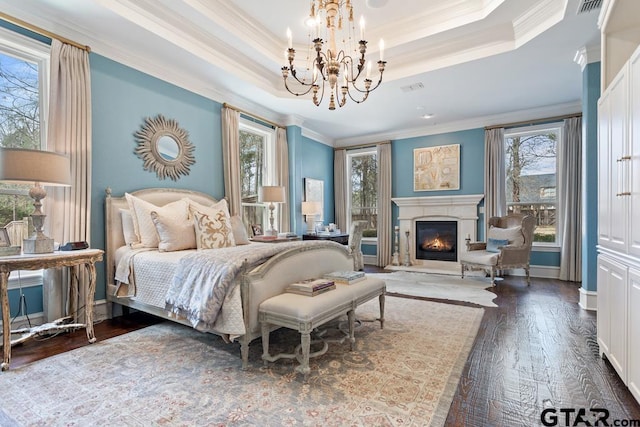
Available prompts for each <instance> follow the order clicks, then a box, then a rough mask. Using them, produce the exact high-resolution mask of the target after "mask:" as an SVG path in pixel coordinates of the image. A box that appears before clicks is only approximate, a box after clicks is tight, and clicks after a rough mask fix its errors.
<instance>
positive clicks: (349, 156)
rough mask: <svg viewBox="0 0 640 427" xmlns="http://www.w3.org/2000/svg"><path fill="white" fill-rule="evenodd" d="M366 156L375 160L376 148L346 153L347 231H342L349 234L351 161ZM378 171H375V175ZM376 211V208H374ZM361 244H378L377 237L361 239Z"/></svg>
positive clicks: (365, 148)
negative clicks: (370, 156) (373, 157)
mask: <svg viewBox="0 0 640 427" xmlns="http://www.w3.org/2000/svg"><path fill="white" fill-rule="evenodd" d="M367 155H374V156H376V160H378V159H377V156H378V149H377V148H376V147H363V148H358V149H354V150H347V153H346V165H345V168H346V175H345V176H346V178H347V179H346V181H347V182H346V187H347V188H346V191H347V193H346V194H347V195H348V197H347V207H346V208H347V230H344V231H343V232H345V233H347V232H349V230H351V194H353V191H352V189H351V163H352V161H351V159H353V158H354V157H364V156H367ZM377 172H378V171H377V170H376V173H377ZM378 190H379V189H378V184H377V183H376V199H377V196H378ZM376 209H377V206H376ZM362 243H365V244H370V245H377V244H378V237H377V236H376V237H364V236H363V237H362Z"/></svg>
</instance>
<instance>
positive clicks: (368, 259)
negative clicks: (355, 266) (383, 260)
mask: <svg viewBox="0 0 640 427" xmlns="http://www.w3.org/2000/svg"><path fill="white" fill-rule="evenodd" d="M362 260H363V261H364V263H365V264H368V265H376V264H378V256H377V255H363V256H362Z"/></svg>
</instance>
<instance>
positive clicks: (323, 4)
mask: <svg viewBox="0 0 640 427" xmlns="http://www.w3.org/2000/svg"><path fill="white" fill-rule="evenodd" d="M353 15H354V12H353V6H352V4H351V0H311V12H310V13H309V17H308V18H307V23H308V25H309V28H310V33H309V39H310V48H309V49H310V50H309V52H310V53H309V55H308V56H309V60H308V63H307V68H306V70H305V71H306V72H310V74H311V75H307V73H299V72H298V70H296V68H295V65H294V61H295V58H296V51H295V49H294V48H293V41H292V34H291V31H290V30H287V39H288V43H289V47H288V49H287V53H286V60H287V61H288V63H289V65H285V66H284V67H282V77H283V79H284V86H285V88H286V89H287V90H288V91H289V92H290V93H292V94H293V95H296V96H304V95H307V94H308V93H312V95H313V103H314V104H315V105H316V106H320V104H321V103H322V100H323V99H324V97H325V92H327V93H328V96H329V110H335V109H336V103H337V104H338V106H340V107H342V106H344V105H345V104H346V102H347V96H348V97H349V98H351V100H352V101H353V102H356V103H358V104H359V103H361V102H364V101H365V100H366V99H367V98H368V97H369V93H370V92H372V91H374V90H375V89H376V88H377V87H378V86H380V83H381V82H382V74H383V73H384V69H385V65H386V62H385V61H384V56H383V54H384V42H383V41H382V40H380V59H379V60H378V73H379V78H378V81H377V83H376V84H375V85H374V86H372V83H373V80H371V61H368V63H367V61H366V59H365V54H366V52H367V41H366V40H365V38H364V26H365V25H364V18H360V28H359V29H360V32H359V39H358V41H357V42H356V31H355V23H354V19H353ZM344 22H347V24H346V25H344V26H343V23H344ZM322 31H324V32H325V33H326V37H327V39H328V42H327V43H326V44H327V46H326V51H323V48H324V47H325V42H324V41H323V39H322V38H320V34H321V32H322ZM313 32H315V35H312V33H313ZM336 33H338V34H339V35H340V38H339V39H336ZM312 38H313V39H312ZM338 45H340V50H338ZM312 55H313V57H312ZM352 55H353V56H352ZM353 58H355V60H354V59H353ZM299 74H303V75H302V76H299ZM290 76H291V77H293V81H292V80H289V77H290ZM361 77H364V78H361ZM290 82H292V83H293V86H294V87H291V86H290Z"/></svg>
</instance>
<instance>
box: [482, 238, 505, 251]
mask: <svg viewBox="0 0 640 427" xmlns="http://www.w3.org/2000/svg"><path fill="white" fill-rule="evenodd" d="M508 244H509V241H508V240H507V239H492V238H489V240H487V252H500V247H501V246H507V245H508Z"/></svg>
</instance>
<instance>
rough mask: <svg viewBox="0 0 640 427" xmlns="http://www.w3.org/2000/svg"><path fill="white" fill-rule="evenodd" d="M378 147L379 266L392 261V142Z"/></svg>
mask: <svg viewBox="0 0 640 427" xmlns="http://www.w3.org/2000/svg"><path fill="white" fill-rule="evenodd" d="M377 149H378V153H377V154H378V156H377V157H378V230H377V231H378V250H377V252H378V267H385V266H387V265H389V264H390V263H391V252H392V248H391V244H392V243H391V236H392V234H391V222H392V221H391V143H390V142H389V141H387V142H384V143H380V144H378V145H377Z"/></svg>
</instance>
